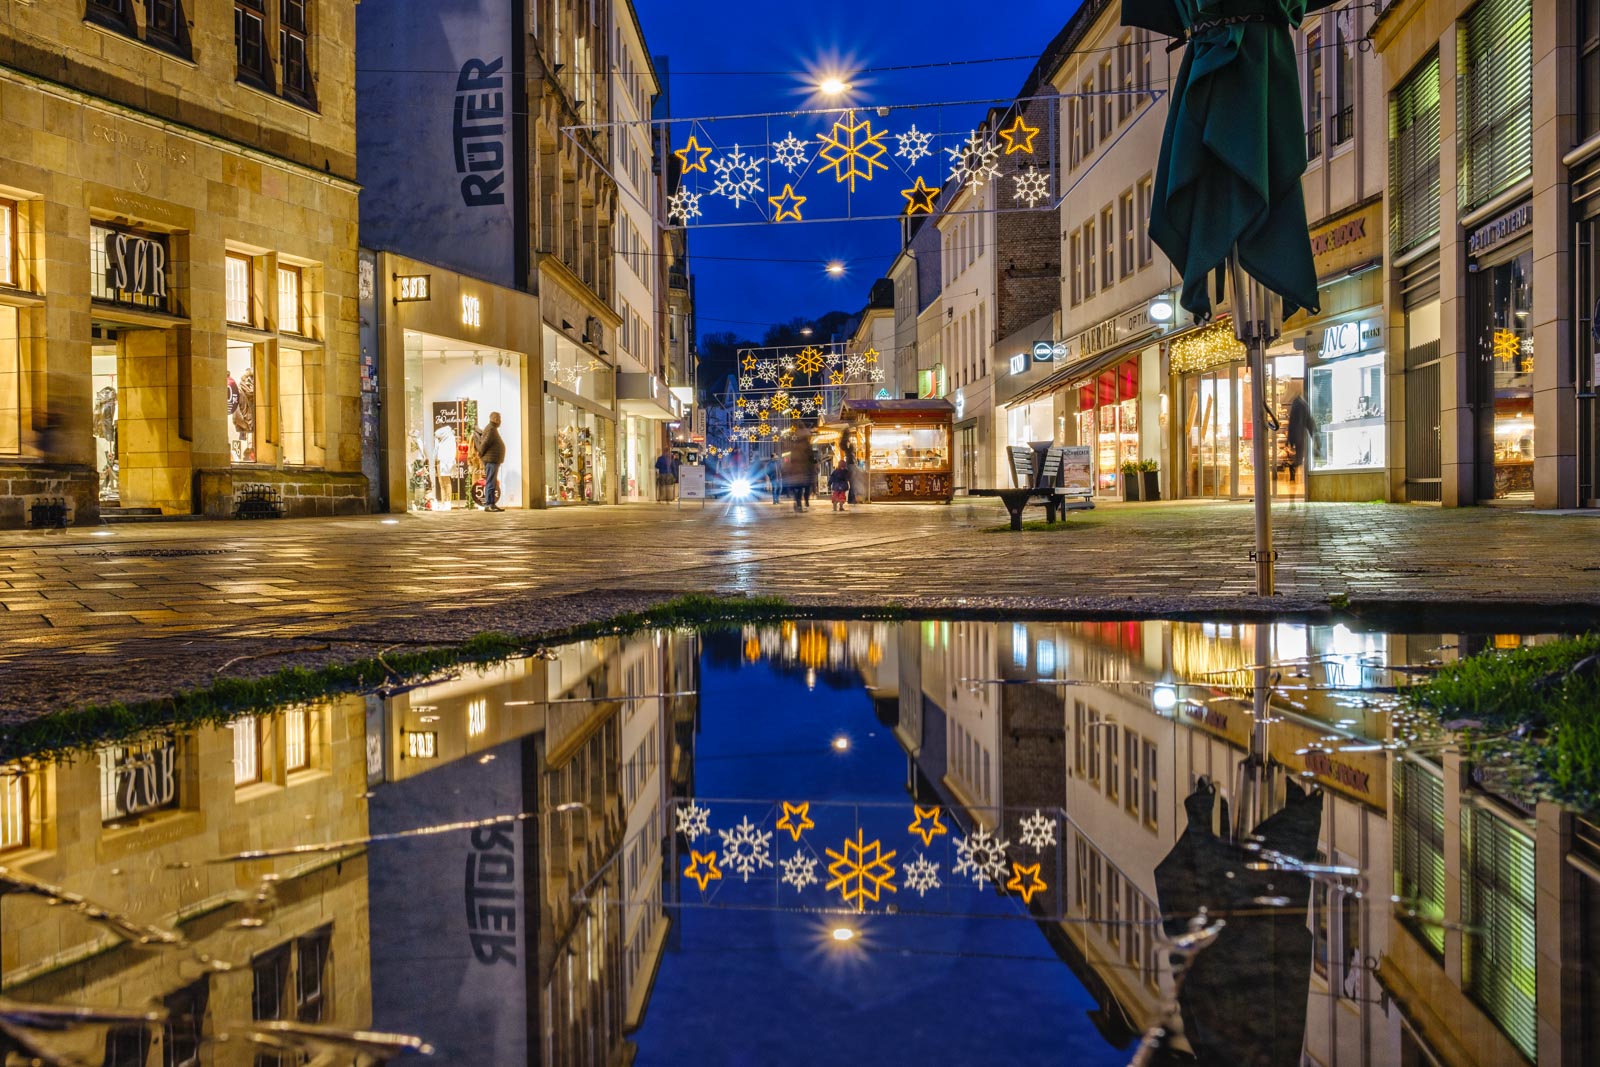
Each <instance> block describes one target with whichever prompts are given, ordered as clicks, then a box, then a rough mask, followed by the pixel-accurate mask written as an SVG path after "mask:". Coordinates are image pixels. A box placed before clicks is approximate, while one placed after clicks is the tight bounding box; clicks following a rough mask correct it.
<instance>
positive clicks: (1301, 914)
mask: <svg viewBox="0 0 1600 1067" xmlns="http://www.w3.org/2000/svg"><path fill="white" fill-rule="evenodd" d="M1215 798H1216V793H1215V790H1214V789H1213V788H1212V786H1211V783H1209V782H1206V781H1202V782H1201V784H1200V787H1199V789H1197V790H1196V791H1195V792H1194V793H1193V794H1191V795H1190V796H1189V797H1188V798H1187V799H1186V800H1185V801H1184V807H1185V808H1186V809H1187V810H1188V813H1189V825H1188V826H1187V828H1185V830H1184V832H1183V836H1181V837H1180V838H1179V839H1178V841H1177V843H1176V844H1175V845H1173V847H1172V851H1171V852H1169V853H1168V854H1167V857H1166V858H1165V859H1163V860H1162V861H1161V863H1160V865H1159V866H1157V867H1156V872H1155V877H1156V893H1157V896H1158V897H1159V903H1160V907H1161V914H1162V916H1163V918H1164V920H1165V925H1166V929H1167V933H1168V935H1169V936H1173V935H1175V934H1177V933H1179V932H1181V931H1183V930H1185V929H1187V927H1188V920H1189V918H1190V917H1191V916H1192V915H1194V914H1196V913H1197V912H1198V911H1199V910H1200V908H1202V907H1204V908H1206V909H1207V910H1208V911H1209V912H1210V914H1211V915H1212V916H1215V917H1220V918H1222V919H1223V920H1225V921H1226V923H1227V925H1226V926H1225V927H1223V929H1222V931H1221V933H1220V934H1219V935H1218V936H1217V938H1216V940H1215V941H1214V942H1213V943H1212V944H1211V945H1210V946H1209V947H1208V948H1206V949H1204V950H1203V951H1201V952H1200V953H1199V955H1198V956H1196V957H1195V960H1194V963H1193V965H1192V966H1191V967H1190V969H1189V972H1188V975H1187V976H1186V978H1185V979H1184V982H1183V987H1182V989H1181V990H1180V992H1179V996H1178V1003H1179V1006H1180V1007H1181V1009H1182V1011H1183V1028H1184V1033H1185V1035H1186V1036H1187V1038H1188V1040H1189V1044H1190V1046H1191V1047H1192V1048H1193V1049H1194V1051H1195V1055H1196V1056H1197V1057H1198V1060H1199V1062H1200V1063H1202V1064H1217V1065H1219V1067H1220V1065H1223V1064H1227V1065H1230V1067H1232V1065H1235V1064H1242V1065H1255V1064H1259V1065H1261V1067H1269V1065H1274V1067H1275V1065H1278V1064H1293V1063H1298V1062H1299V1061H1300V1051H1301V1047H1302V1045H1303V1044H1304V1041H1305V1026H1306V995H1307V991H1308V989H1309V982H1310V979H1311V947H1312V946H1311V933H1310V931H1309V930H1307V929H1306V906H1307V904H1308V903H1309V900H1310V892H1311V882H1310V879H1308V878H1307V877H1306V876H1304V875H1301V874H1293V873H1290V872H1287V871H1276V870H1274V871H1252V870H1250V869H1249V867H1248V864H1249V863H1250V862H1252V861H1253V860H1254V859H1255V856H1254V855H1253V854H1252V853H1249V852H1245V851H1243V850H1242V849H1240V848H1238V847H1237V846H1234V845H1231V844H1229V843H1227V842H1224V841H1221V840H1219V839H1218V838H1217V837H1216V835H1215V834H1213V833H1212V831H1211V816H1212V808H1213V806H1214V803H1215ZM1321 826H1322V795H1321V794H1320V793H1312V794H1308V793H1306V792H1305V791H1303V790H1301V789H1300V788H1299V787H1298V786H1296V785H1292V784H1291V785H1290V786H1289V789H1288V803H1287V806H1286V807H1284V809H1283V810H1281V811H1279V812H1278V813H1277V814H1276V815H1273V816H1272V817H1271V818H1269V819H1267V820H1266V821H1265V822H1263V823H1262V824H1261V825H1260V826H1258V827H1256V831H1255V834H1254V835H1253V836H1254V837H1256V838H1259V839H1260V844H1261V848H1262V849H1263V850H1269V851H1276V852H1280V853H1282V854H1284V855H1285V856H1289V857H1293V858H1295V859H1298V860H1301V861H1309V860H1312V859H1314V858H1315V857H1316V852H1317V837H1318V834H1319V831H1320V829H1321ZM1271 901H1280V902H1281V903H1280V904H1278V905H1277V906H1274V904H1273V903H1271Z"/></svg>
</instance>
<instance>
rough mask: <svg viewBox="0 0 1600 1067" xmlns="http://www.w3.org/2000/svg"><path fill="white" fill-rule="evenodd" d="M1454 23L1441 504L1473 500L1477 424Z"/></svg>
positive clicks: (1444, 88)
mask: <svg viewBox="0 0 1600 1067" xmlns="http://www.w3.org/2000/svg"><path fill="white" fill-rule="evenodd" d="M1457 52H1458V48H1457V43H1456V34H1455V27H1454V25H1453V24H1452V26H1451V27H1450V29H1449V31H1448V32H1447V33H1445V34H1444V35H1443V36H1442V37H1440V38H1439V352H1440V356H1441V360H1440V364H1439V406H1440V409H1441V410H1440V412H1439V449H1440V459H1441V467H1440V478H1441V485H1440V499H1441V502H1442V503H1443V504H1444V506H1445V507H1457V506H1459V505H1462V504H1472V503H1475V502H1476V501H1477V485H1476V451H1477V425H1476V420H1475V419H1474V416H1473V409H1472V407H1471V404H1470V402H1469V397H1470V395H1471V388H1472V386H1471V381H1472V376H1473V374H1474V373H1476V367H1477V358H1478V352H1477V345H1476V344H1475V343H1474V340H1473V338H1472V336H1471V334H1470V327H1469V315H1468V303H1469V301H1468V300H1467V270H1466V260H1465V258H1464V255H1463V251H1464V249H1463V245H1464V244H1465V242H1464V241H1463V239H1462V231H1461V225H1460V207H1459V196H1458V189H1457V185H1456V166H1457V155H1458V152H1459V149H1458V146H1457V132H1456V78H1455V74H1454V72H1455V70H1456V67H1457Z"/></svg>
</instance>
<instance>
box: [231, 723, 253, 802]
mask: <svg viewBox="0 0 1600 1067" xmlns="http://www.w3.org/2000/svg"><path fill="white" fill-rule="evenodd" d="M228 729H230V730H231V731H232V732H233V784H234V785H235V786H241V785H254V784H255V783H257V782H259V781H261V720H260V719H259V718H257V717H256V716H254V715H246V716H244V717H242V718H238V719H235V720H233V721H232V722H231V723H229V724H228Z"/></svg>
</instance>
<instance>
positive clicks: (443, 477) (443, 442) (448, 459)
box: [433, 425, 456, 504]
mask: <svg viewBox="0 0 1600 1067" xmlns="http://www.w3.org/2000/svg"><path fill="white" fill-rule="evenodd" d="M455 475H456V431H455V427H453V426H449V425H445V426H440V427H439V428H438V429H436V430H434V431H433V479H434V480H433V490H434V492H433V498H434V499H435V500H437V501H439V502H440V503H443V504H448V503H450V501H451V500H452V499H453V496H454V494H453V490H454V488H455Z"/></svg>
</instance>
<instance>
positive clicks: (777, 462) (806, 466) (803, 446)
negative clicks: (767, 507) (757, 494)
mask: <svg viewBox="0 0 1600 1067" xmlns="http://www.w3.org/2000/svg"><path fill="white" fill-rule="evenodd" d="M819 463H820V461H819V457H818V455H817V449H816V447H815V446H814V445H813V444H812V443H811V439H810V438H809V437H801V438H798V439H796V440H794V441H792V442H790V443H789V445H788V447H787V448H786V449H784V451H782V452H780V453H778V454H776V455H774V456H772V457H771V458H769V459H767V460H765V461H764V462H763V463H762V464H761V467H760V469H759V471H758V473H757V477H756V478H755V479H754V481H756V482H757V483H760V482H765V484H766V489H767V492H768V493H769V494H770V495H771V498H772V502H773V503H774V504H777V503H779V502H780V501H782V500H783V499H784V498H789V499H791V500H793V501H794V510H795V511H797V512H803V511H810V510H811V495H812V493H813V492H814V491H815V490H816V488H817V472H818V467H819ZM827 487H828V494H829V496H830V498H831V499H832V502H833V510H834V511H844V510H846V508H847V507H848V505H849V502H850V468H849V465H848V464H847V463H846V462H845V457H844V456H843V455H842V454H841V455H840V456H839V459H838V463H837V465H836V466H834V468H833V469H832V470H830V471H829V472H828V476H827Z"/></svg>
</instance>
